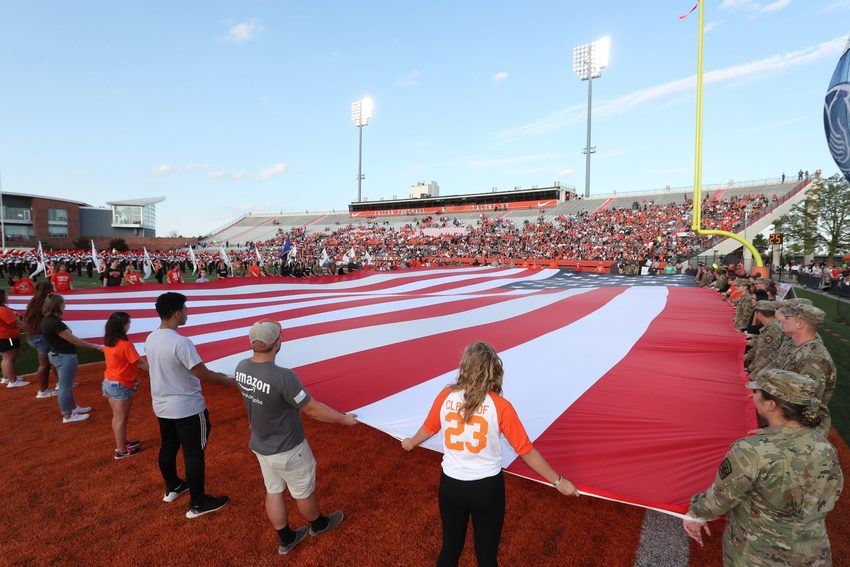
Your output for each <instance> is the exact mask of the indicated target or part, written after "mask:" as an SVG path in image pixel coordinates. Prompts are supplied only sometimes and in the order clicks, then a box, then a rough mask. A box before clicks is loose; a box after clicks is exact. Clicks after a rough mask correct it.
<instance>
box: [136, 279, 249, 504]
mask: <svg viewBox="0 0 850 567" xmlns="http://www.w3.org/2000/svg"><path fill="white" fill-rule="evenodd" d="M156 312H157V314H158V315H159V318H160V320H161V323H160V326H159V328H158V329H156V330H154V331H153V332H152V333H151V334H150V335H148V338H147V340H146V341H145V355H146V356H147V359H148V366H149V367H150V383H151V401H152V402H153V412H154V414H155V415H156V417H157V420H158V421H159V432H160V437H161V438H162V445H161V447H160V449H159V470H160V472H161V473H162V478H163V480H164V481H165V496H164V497H163V501H165V502H174V501H175V500H177V498H179V497H180V496H181V495H182V494H183V493H184V492H186V491H187V490H188V491H189V500H190V502H189V511H188V512H186V517H187V518H190V519H191V518H197V517H198V516H203V515H204V514H208V513H210V512H215V511H216V510H219V509H221V508H222V507H224V505H225V504H227V502H228V500H229V499H228V497H227V496H219V497H215V496H210V495H208V494H207V493H206V492H205V490H204V474H205V467H204V449H205V448H206V445H207V439H208V437H209V431H210V418H209V412H208V411H207V404H206V401H205V400H204V395H203V394H202V393H201V380H204V381H208V382H214V383H217V384H224V385H228V386H235V385H236V380H235V379H234V378H231V377H230V376H226V375H224V374H221V373H218V372H213V371H212V370H209V369H208V368H207V367H206V365H205V364H204V361H203V360H201V357H200V356H199V355H198V351H197V350H195V345H194V344H192V341H190V340H189V339H187V338H186V337H184V336H182V335H181V334H180V333H178V332H177V329H178V328H179V327H180V326H181V325H185V324H186V321H187V320H188V318H189V309H188V307H186V296H185V295H183V294H181V293H174V292H167V293H163V294H162V295H160V296H159V297H158V298H157V300H156ZM181 446H182V447H183V462H184V464H185V469H186V480H185V481H183V480H181V479H180V477H179V476H177V451H178V450H179V449H180V447H181Z"/></svg>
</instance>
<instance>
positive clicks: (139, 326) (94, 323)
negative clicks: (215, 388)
mask: <svg viewBox="0 0 850 567" xmlns="http://www.w3.org/2000/svg"><path fill="white" fill-rule="evenodd" d="M531 279H539V275H538V274H532V275H531V276H527V277H525V278H510V279H493V280H490V281H489V282H484V283H486V284H489V287H490V288H496V287H498V286H500V285H503V284H504V283H506V282H523V281H530V280H531ZM454 283H462V280H456V281H455V282H454ZM468 287H474V288H475V289H474V291H475V292H476V293H477V292H479V291H482V289H483V288H482V284H475V285H474V286H468ZM396 289H397V288H389V289H386V290H380V291H374V292H360V293H359V294H356V295H354V294H352V295H349V294H346V295H343V296H341V297H331V298H325V295H324V294H318V295H317V294H309V295H297V296H286V297H285V298H281V299H282V301H281V303H279V304H274V303H273V304H271V305H263V306H260V307H250V308H243V309H229V310H225V311H217V312H213V313H201V314H198V315H190V318H189V323H188V324H187V325H186V326H184V327H182V329H183V332H184V333H189V334H191V330H192V328H194V327H197V326H199V325H207V324H210V323H219V322H222V321H228V320H233V319H242V318H250V317H264V316H267V315H268V314H269V313H272V312H276V311H292V310H296V309H304V308H307V307H319V306H323V305H332V304H334V303H344V302H348V301H356V300H358V299H369V298H375V297H381V296H387V297H393V296H395V295H396V293H395V291H396ZM466 289H467V287H463V286H461V287H457V288H454V289H453V290H452V293H453V295H451V296H447V297H443V296H440V295H437V294H434V295H423V296H421V298H419V299H418V300H419V301H422V302H423V303H422V304H421V305H420V306H426V305H437V304H439V303H445V302H450V301H454V300H457V299H471V298H473V297H486V296H487V295H484V294H479V295H475V296H467V297H463V294H464V293H466ZM529 293H539V291H536V290H505V291H504V292H500V293H497V294H492V295H527V294H529ZM333 295H337V294H333ZM458 296H461V297H458ZM300 297H305V298H309V299H308V300H306V301H293V299H294V298H300ZM317 297H319V299H317ZM274 299H275V298H271V297H266V298H263V299H262V301H263V302H269V301H274ZM284 301H285V302H284ZM404 301H412V300H411V299H410V298H409V297H408V296H404V295H399V296H398V301H391V302H385V303H380V304H376V305H375V306H361V307H359V308H351V309H352V310H351V311H349V310H345V309H341V310H339V311H336V312H333V311H332V313H339V312H343V311H348V313H349V314H350V316H349V317H348V318H351V317H360V316H363V315H374V314H378V313H389V312H392V311H396V310H398V309H402V308H405V307H397V306H396V305H397V304H399V303H402V304H403V302H404ZM213 303H214V304H216V303H215V302H213ZM128 305H129V304H111V305H101V306H98V307H99V310H103V308H104V307H106V308H107V309H109V310H114V311H120V310H129V309H132V308H131V307H128ZM216 305H218V304H216ZM193 306H195V303H194V302H193V303H191V304H189V307H190V309H191V307H193ZM369 307H372V308H373V309H375V310H374V311H371V312H369V311H368V308H369ZM138 308H139V307H136V309H138ZM142 308H143V309H150V308H151V306H150V305H145V306H144V307H142ZM407 308H410V307H407ZM358 309H359V310H361V311H357V310H358ZM381 309H383V311H381ZM341 318H345V317H341ZM280 323H281V324H284V325H286V326H287V327H289V326H291V325H290V321H289V320H287V319H280ZM66 324H68V325H69V326H70V327H71V328H72V330H73V332H74V334H75V335H77V336H78V337H81V338H94V337H99V336H101V335H102V334H103V321H102V320H101V319H77V320H66ZM159 324H160V320H159V318H158V317H136V318H134V319H133V326H132V332H133V333H149V332H151V331H153V330H154V329H156V328H157V327H159ZM305 324H306V323H305ZM245 329H247V326H246V327H245ZM245 329H240V330H239V331H238V332H239V333H240V334H246V331H245ZM229 332H231V331H220V332H218V333H210V334H211V335H217V337H216V338H215V339H210V340H222V339H225V338H232V337H231V336H230V335H222V334H220V333H225V334H226V333H229ZM199 336H200V337H205V335H199ZM236 336H239V335H236ZM193 340H194V337H193ZM202 342H210V341H209V340H203V341H202Z"/></svg>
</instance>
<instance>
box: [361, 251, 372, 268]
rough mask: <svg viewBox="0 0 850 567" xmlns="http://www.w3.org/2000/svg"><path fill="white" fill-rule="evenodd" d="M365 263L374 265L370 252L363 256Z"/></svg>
mask: <svg viewBox="0 0 850 567" xmlns="http://www.w3.org/2000/svg"><path fill="white" fill-rule="evenodd" d="M363 263H364V264H367V265H370V266H371V265H372V255H371V254H369V251H368V250H366V253H365V254H364V255H363Z"/></svg>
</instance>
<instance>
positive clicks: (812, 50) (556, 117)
mask: <svg viewBox="0 0 850 567" xmlns="http://www.w3.org/2000/svg"><path fill="white" fill-rule="evenodd" d="M844 44H845V38H844V37H843V36H842V37H837V38H834V39H831V40H829V41H825V42H823V43H819V44H817V45H813V46H810V47H804V48H802V49H797V50H794V51H788V52H786V53H781V54H778V55H772V56H770V57H765V58H764V59H756V60H754V61H750V62H747V63H742V64H740V65H733V66H731V67H725V68H723V69H716V70H714V71H708V72H707V73H705V74H704V75H703V82H704V84H705V85H706V86H709V85H724V84H734V83H735V82H742V81H744V80H748V79H758V78H763V77H767V76H773V75H778V74H782V73H783V72H786V71H787V70H789V69H791V68H793V67H799V66H802V65H807V64H810V63H814V62H816V61H820V60H822V59H825V58H832V57H835V56H836V55H838V54H840V53H841V52H842V49H843V47H844ZM695 88H696V75H691V76H690V77H685V78H684V79H677V80H675V81H670V82H668V83H662V84H659V85H655V86H651V87H647V88H644V89H639V90H636V91H632V92H630V93H628V94H626V95H623V96H620V97H617V98H615V99H613V100H610V101H608V102H604V103H602V104H600V105H598V106H596V107H595V108H594V109H593V119H594V120H596V119H599V118H605V117H608V116H613V115H617V114H623V113H625V112H627V111H629V110H632V109H634V108H636V107H639V106H643V105H646V104H648V103H650V102H655V101H659V100H662V101H663V100H664V99H668V98H671V97H673V96H677V95H678V96H681V95H682V94H684V93H691V92H693V91H694V89H695ZM585 113H586V110H585V105H584V104H577V105H574V106H570V107H567V108H564V109H562V110H559V111H557V112H554V113H552V114H550V115H548V116H545V117H543V118H540V119H538V120H535V121H533V122H529V123H528V124H523V125H521V126H516V127H514V128H510V129H508V130H504V131H502V132H500V133H499V134H497V136H496V138H497V140H498V141H499V142H508V141H511V140H514V139H517V138H522V137H526V136H533V135H537V134H545V133H549V132H555V131H558V130H561V129H562V128H564V127H566V126H569V125H571V124H575V123H578V122H581V121H584V120H585Z"/></svg>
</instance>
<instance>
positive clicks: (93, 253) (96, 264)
mask: <svg viewBox="0 0 850 567" xmlns="http://www.w3.org/2000/svg"><path fill="white" fill-rule="evenodd" d="M91 261H92V262H93V263H94V269H95V270H97V271H98V272H99V271H100V256H98V255H97V248H95V247H94V240H92V241H91Z"/></svg>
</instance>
